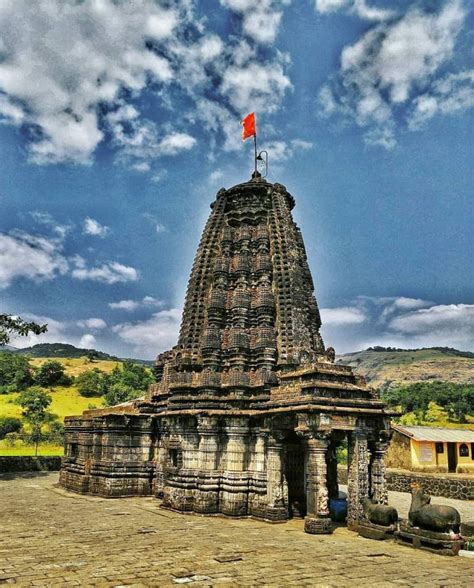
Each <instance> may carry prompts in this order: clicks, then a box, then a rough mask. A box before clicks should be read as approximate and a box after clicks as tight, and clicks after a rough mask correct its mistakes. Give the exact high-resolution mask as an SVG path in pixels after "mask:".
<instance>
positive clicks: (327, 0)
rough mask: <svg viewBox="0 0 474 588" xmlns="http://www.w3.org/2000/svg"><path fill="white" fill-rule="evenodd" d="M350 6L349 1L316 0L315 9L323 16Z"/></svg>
mask: <svg viewBox="0 0 474 588" xmlns="http://www.w3.org/2000/svg"><path fill="white" fill-rule="evenodd" d="M348 4H350V0H316V2H315V5H314V7H315V9H316V10H317V11H318V12H322V13H323V14H325V13H327V12H336V11H337V10H340V9H341V8H345V7H347V6H348Z"/></svg>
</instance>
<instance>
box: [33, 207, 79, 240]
mask: <svg viewBox="0 0 474 588" xmlns="http://www.w3.org/2000/svg"><path fill="white" fill-rule="evenodd" d="M30 216H31V217H32V218H33V220H34V221H36V222H37V223H38V224H39V225H43V226H45V227H48V228H49V229H51V230H52V231H53V232H54V233H56V235H57V236H58V237H59V238H60V239H64V238H65V237H66V235H67V233H68V232H69V231H70V230H71V228H72V227H71V225H69V224H67V225H62V224H60V223H58V222H56V220H55V219H54V218H53V216H52V215H51V214H49V212H42V211H40V210H34V211H33V212H30Z"/></svg>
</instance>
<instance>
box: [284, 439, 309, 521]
mask: <svg viewBox="0 0 474 588" xmlns="http://www.w3.org/2000/svg"><path fill="white" fill-rule="evenodd" d="M285 477H286V481H287V484H288V516H289V518H295V517H304V516H305V515H306V487H305V452H304V448H303V445H302V442H301V439H300V438H299V437H298V436H297V435H296V433H295V432H294V431H293V432H292V433H291V434H290V436H289V437H288V438H287V439H286V441H285Z"/></svg>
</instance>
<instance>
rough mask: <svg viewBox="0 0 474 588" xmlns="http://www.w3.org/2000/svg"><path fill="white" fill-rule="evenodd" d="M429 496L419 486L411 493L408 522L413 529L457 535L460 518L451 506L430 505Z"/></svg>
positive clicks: (414, 487) (413, 488)
mask: <svg viewBox="0 0 474 588" xmlns="http://www.w3.org/2000/svg"><path fill="white" fill-rule="evenodd" d="M430 503H431V496H429V494H425V493H424V492H423V490H422V489H421V488H420V487H419V486H415V485H414V486H413V487H412V491H411V506H410V511H409V513H408V520H409V522H410V524H411V525H412V526H413V527H419V528H420V529H427V530H428V531H437V532H439V533H450V534H451V535H457V534H459V526H460V524H461V516H460V514H459V512H458V511H457V510H456V509H455V508H453V507H452V506H444V505H442V504H430Z"/></svg>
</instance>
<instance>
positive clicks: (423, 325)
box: [389, 304, 474, 337]
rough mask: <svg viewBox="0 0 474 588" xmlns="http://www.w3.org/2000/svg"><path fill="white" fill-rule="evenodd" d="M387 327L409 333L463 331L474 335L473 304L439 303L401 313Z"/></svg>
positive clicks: (450, 332)
mask: <svg viewBox="0 0 474 588" xmlns="http://www.w3.org/2000/svg"><path fill="white" fill-rule="evenodd" d="M389 327H390V328H391V329H393V330H395V331H399V332H402V333H409V334H428V333H430V334H437V335H439V334H440V333H447V334H448V335H450V336H452V335H453V334H458V335H459V334H460V333H465V334H469V335H470V336H471V337H474V304H440V305H436V306H431V307H430V308H421V309H418V310H415V311H412V312H408V313H404V314H401V315H399V316H397V317H395V318H393V319H392V320H391V321H390V324H389Z"/></svg>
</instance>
